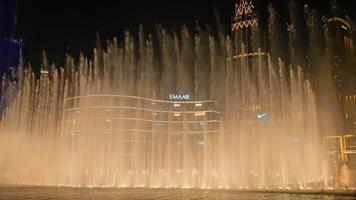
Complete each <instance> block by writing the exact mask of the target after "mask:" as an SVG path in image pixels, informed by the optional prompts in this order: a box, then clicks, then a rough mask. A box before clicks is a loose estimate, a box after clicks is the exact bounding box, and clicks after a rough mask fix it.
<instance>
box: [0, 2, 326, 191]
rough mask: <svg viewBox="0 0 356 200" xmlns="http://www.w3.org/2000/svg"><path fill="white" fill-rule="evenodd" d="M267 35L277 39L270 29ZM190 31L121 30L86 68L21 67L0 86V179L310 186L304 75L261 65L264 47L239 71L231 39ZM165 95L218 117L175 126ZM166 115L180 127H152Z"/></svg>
mask: <svg viewBox="0 0 356 200" xmlns="http://www.w3.org/2000/svg"><path fill="white" fill-rule="evenodd" d="M273 12H274V11H273V9H271V10H270V13H271V15H273ZM270 29H271V30H270V32H271V33H276V31H278V30H275V29H276V28H275V26H274V25H273V22H271V25H270ZM199 30H200V31H198V33H197V34H196V35H195V36H194V37H192V36H191V35H192V34H191V33H190V31H189V30H188V28H186V27H183V28H182V30H181V32H180V33H172V32H170V31H169V30H166V29H165V28H162V27H160V26H158V27H157V35H156V37H157V43H155V42H154V40H153V37H155V36H152V35H149V36H146V35H145V34H144V31H143V28H142V26H141V27H140V28H139V33H138V40H137V42H135V39H134V37H133V36H132V35H131V34H130V33H129V32H125V34H124V37H123V39H122V40H117V39H116V38H114V39H113V40H112V41H109V42H108V44H107V46H106V49H102V48H100V47H98V48H96V49H95V50H94V58H93V59H92V60H90V59H88V58H86V57H84V56H83V55H81V56H80V58H79V61H78V63H76V62H75V61H74V59H73V58H71V57H70V56H69V55H67V57H66V61H65V65H64V66H63V67H57V66H53V65H51V66H50V65H49V64H48V63H49V62H48V61H47V59H46V57H45V55H44V56H43V58H44V59H43V64H42V69H43V71H42V73H41V75H40V76H39V77H36V75H35V74H34V72H33V71H32V69H31V67H25V68H24V69H23V70H22V71H20V72H19V74H20V77H21V78H20V80H19V81H18V82H17V83H14V82H4V84H5V86H4V87H3V90H2V91H3V93H2V98H6V97H8V99H13V101H12V102H11V103H8V105H9V106H8V107H7V109H6V111H5V112H4V115H3V117H2V121H1V122H0V138H1V140H0V148H1V151H0V152H1V153H0V164H1V165H0V166H1V168H0V172H1V173H0V182H5V183H15V184H30V185H57V186H62V185H65V186H115V187H182V188H187V187H189V188H289V187H308V186H309V185H310V184H311V183H313V184H315V183H319V182H322V173H321V171H322V169H323V166H322V163H323V162H322V160H323V158H322V147H321V138H322V134H321V132H320V130H321V129H320V124H323V123H321V121H320V119H321V118H320V115H319V113H320V107H319V106H317V105H316V98H317V96H316V93H315V92H314V86H313V82H311V80H308V79H307V78H306V77H307V74H306V73H305V70H304V69H302V67H298V66H294V65H287V64H285V63H284V62H283V61H282V60H281V59H276V58H275V57H272V56H273V55H274V53H275V52H274V50H272V52H271V54H272V55H271V56H270V55H266V56H262V54H261V55H260V56H258V57H256V60H254V62H255V63H254V64H253V65H252V67H251V68H248V67H247V66H249V65H248V63H249V62H250V60H249V58H248V57H242V58H241V59H240V60H239V61H233V60H231V59H228V58H231V57H232V55H233V51H234V49H233V48H234V47H233V46H234V45H233V39H231V38H230V37H228V36H226V37H223V36H221V35H219V37H214V36H213V35H208V34H207V33H205V32H204V31H202V30H201V29H199ZM276 34H277V33H276ZM277 35H278V34H277ZM271 37H273V35H272V36H271ZM311 37H313V36H311ZM272 40H275V38H274V39H272ZM275 42H276V41H271V44H275ZM290 42H291V43H293V44H291V45H290V46H294V45H295V41H294V40H290ZM272 46H273V45H272ZM314 47H315V45H314V44H313V45H312V48H314ZM276 48H277V49H278V48H279V47H278V46H273V49H276ZM258 51H259V52H261V50H260V49H259V50H258ZM276 51H277V50H276ZM293 55H294V54H293ZM317 58H318V59H320V58H319V57H317ZM295 60H296V59H294V62H293V64H295V63H296V61H295ZM235 62H238V63H235ZM312 63H313V64H321V63H320V62H312ZM320 68H322V67H320ZM329 81H330V80H329ZM321 87H322V86H321ZM14 88H17V89H14ZM13 91H17V93H16V94H15V95H13V94H11V93H12V92H13ZM171 93H179V94H185V93H188V94H191V95H192V97H193V99H191V100H192V101H193V103H192V102H190V103H192V105H195V106H196V107H199V106H202V105H203V106H204V105H209V106H207V107H206V109H209V110H208V111H206V112H212V113H215V114H216V115H217V116H218V117H215V118H214V119H209V118H207V117H202V118H201V119H202V120H201V121H199V130H200V131H199V134H196V128H192V127H193V126H192V125H191V124H190V121H191V120H190V119H189V118H184V116H185V115H184V113H186V112H189V111H188V110H187V109H186V110H184V109H183V110H179V111H177V110H174V109H176V108H174V107H175V106H176V105H175V104H177V105H179V106H182V107H183V105H185V104H184V103H186V104H187V105H189V102H178V103H177V102H169V101H168V100H166V99H167V97H168V95H169V94H171ZM11 96H15V97H14V98H10V97H11ZM205 100H211V101H205ZM210 104H211V105H210ZM167 105H169V106H170V107H169V106H167ZM160 106H161V107H160ZM165 106H166V107H165ZM328 106H331V105H330V104H328V103H326V104H324V105H323V106H322V107H321V108H322V109H324V111H327V109H328V108H329V107H328ZM177 107H178V106H177ZM213 107H215V108H216V110H217V111H216V110H214V109H215V108H213ZM123 108H125V109H126V110H123ZM194 109H196V108H195V107H194ZM204 112H205V111H204ZM157 113H160V114H157ZM161 113H169V114H167V115H165V114H162V116H163V115H164V116H166V117H162V116H161ZM182 113H183V114H182ZM193 113H194V118H198V117H201V116H205V113H203V114H201V112H198V111H196V110H195V111H194V112H193ZM219 114H221V115H219ZM174 117H182V118H183V119H182V121H181V122H182V123H181V124H178V125H177V124H174V125H170V123H167V124H165V125H162V123H165V121H164V120H167V121H170V122H171V121H174ZM163 118H164V119H163ZM199 119H200V118H199ZM193 122H194V123H195V125H194V126H197V124H196V122H195V121H193ZM173 126H179V127H181V128H182V130H183V131H181V132H177V131H174V130H175V127H173ZM162 127H163V128H162ZM209 127H215V129H216V131H215V132H214V131H209V130H210V129H209ZM215 129H214V130H215ZM320 184H321V183H320Z"/></svg>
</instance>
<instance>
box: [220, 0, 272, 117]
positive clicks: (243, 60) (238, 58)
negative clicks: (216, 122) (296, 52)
mask: <svg viewBox="0 0 356 200" xmlns="http://www.w3.org/2000/svg"><path fill="white" fill-rule="evenodd" d="M257 14H258V13H257V9H256V8H255V6H254V4H253V2H252V1H251V0H240V2H239V3H236V4H235V15H234V16H233V17H232V24H231V31H232V36H231V37H232V48H231V52H230V53H231V56H230V57H229V58H228V59H229V60H230V62H229V63H230V64H229V65H228V68H227V71H226V72H227V87H226V88H227V91H226V94H227V95H228V96H227V97H226V99H227V101H229V102H226V106H227V108H226V111H228V112H226V119H233V118H249V117H251V116H252V115H251V113H254V112H256V111H261V110H262V109H264V108H263V107H264V105H262V99H263V96H264V92H265V91H266V90H265V89H266V88H263V87H264V86H263V85H264V81H265V80H264V77H265V73H264V72H265V70H266V69H267V68H266V60H267V53H266V49H265V44H264V41H265V38H264V34H263V33H264V31H262V29H261V25H260V21H259V19H258V16H257Z"/></svg>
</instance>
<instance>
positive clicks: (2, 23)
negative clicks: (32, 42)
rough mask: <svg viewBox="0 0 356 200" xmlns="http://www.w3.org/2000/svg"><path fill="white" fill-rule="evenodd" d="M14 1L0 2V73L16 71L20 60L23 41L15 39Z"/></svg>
mask: <svg viewBox="0 0 356 200" xmlns="http://www.w3.org/2000/svg"><path fill="white" fill-rule="evenodd" d="M16 6H17V3H16V0H2V1H0V73H1V74H3V73H10V72H11V71H12V70H15V71H16V69H17V67H18V66H19V64H20V60H21V52H22V48H23V41H22V40H20V39H17V38H16V24H17V23H16V22H17V10H16Z"/></svg>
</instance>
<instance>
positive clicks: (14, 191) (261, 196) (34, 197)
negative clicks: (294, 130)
mask: <svg viewBox="0 0 356 200" xmlns="http://www.w3.org/2000/svg"><path fill="white" fill-rule="evenodd" d="M0 199H1V200H3V199H4V200H8V199H11V200H18V199H21V200H22V199H26V200H45V199H46V200H49V199H56V200H77V199H78V200H79V199H81V200H87V199H90V200H93V199H95V200H96V199H98V200H104V199H105V200H112V199H116V200H120V199H135V200H141V199H145V200H151V199H152V200H157V199H165V200H171V199H176V200H179V199H182V200H186V199H199V200H202V199H207V200H209V199H214V200H267V199H268V200H304V199H305V200H317V199H318V200H319V199H323V200H351V199H356V196H353V195H331V194H289V193H270V192H269V193H264V192H240V191H233V190H198V189H158V188H157V189H156V188H155V189H153V188H68V187H0Z"/></svg>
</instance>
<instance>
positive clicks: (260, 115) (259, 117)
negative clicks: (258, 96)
mask: <svg viewBox="0 0 356 200" xmlns="http://www.w3.org/2000/svg"><path fill="white" fill-rule="evenodd" d="M266 115H267V113H262V114H260V113H258V114H257V118H258V119H261V118H263V117H264V116H266Z"/></svg>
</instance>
